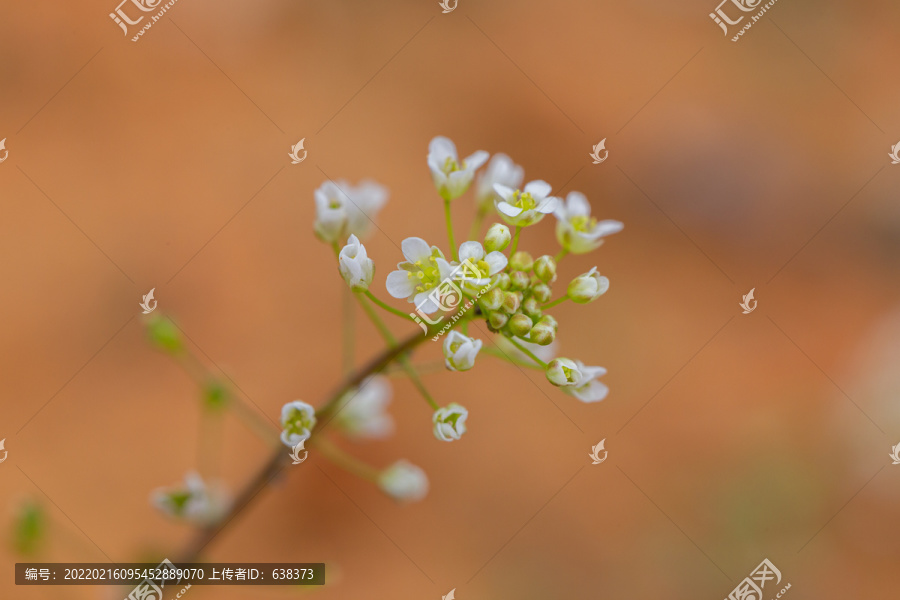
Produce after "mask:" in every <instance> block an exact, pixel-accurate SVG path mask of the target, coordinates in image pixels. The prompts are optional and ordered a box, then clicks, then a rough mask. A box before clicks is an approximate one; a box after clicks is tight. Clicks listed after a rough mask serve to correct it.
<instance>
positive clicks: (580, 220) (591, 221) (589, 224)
mask: <svg viewBox="0 0 900 600" xmlns="http://www.w3.org/2000/svg"><path fill="white" fill-rule="evenodd" d="M569 222H570V223H571V224H572V227H574V228H575V231H578V232H580V233H586V232H588V231H592V230H593V229H594V228H595V227H596V226H597V219H596V217H589V216H588V215H578V216H577V217H572V219H570V220H569Z"/></svg>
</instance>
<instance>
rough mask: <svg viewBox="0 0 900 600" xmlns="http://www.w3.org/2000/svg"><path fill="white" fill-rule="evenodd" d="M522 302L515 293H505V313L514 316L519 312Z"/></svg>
mask: <svg viewBox="0 0 900 600" xmlns="http://www.w3.org/2000/svg"><path fill="white" fill-rule="evenodd" d="M521 303H522V301H521V300H520V299H519V296H518V295H517V294H515V293H513V292H504V293H503V307H502V308H503V312H505V313H506V314H508V315H514V314H516V313H517V312H519V306H520V305H521Z"/></svg>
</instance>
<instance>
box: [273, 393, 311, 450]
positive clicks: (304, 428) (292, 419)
mask: <svg viewBox="0 0 900 600" xmlns="http://www.w3.org/2000/svg"><path fill="white" fill-rule="evenodd" d="M315 425H316V409H314V408H313V407H312V406H310V405H309V404H307V403H306V402H301V401H299V400H294V401H293V402H288V403H287V404H285V405H284V406H283V407H281V427H282V428H283V430H282V432H281V441H282V442H283V443H284V445H285V446H287V447H289V448H293V447H294V446H296V445H297V444H299V443H300V442H302V441H305V440H308V439H309V436H310V434H311V432H312V429H313V427H315Z"/></svg>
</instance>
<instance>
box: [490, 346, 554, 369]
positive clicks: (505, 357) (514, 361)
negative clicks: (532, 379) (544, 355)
mask: <svg viewBox="0 0 900 600" xmlns="http://www.w3.org/2000/svg"><path fill="white" fill-rule="evenodd" d="M481 352H482V353H484V354H487V355H489V356H493V357H495V358H499V359H501V360H505V361H506V362H509V363H512V364H514V365H518V366H520V367H528V368H529V369H540V368H541V367H539V366H538V365H536V364H534V363H533V362H530V361H525V360H520V359H519V358H517V357H515V356H510V355H509V354H506V353H505V352H503V351H502V350H497V349H495V348H482V349H481Z"/></svg>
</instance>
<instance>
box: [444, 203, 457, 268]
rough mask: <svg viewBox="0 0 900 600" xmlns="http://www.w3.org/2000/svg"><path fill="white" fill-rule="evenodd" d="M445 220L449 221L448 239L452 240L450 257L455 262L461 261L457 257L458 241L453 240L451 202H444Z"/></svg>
mask: <svg viewBox="0 0 900 600" xmlns="http://www.w3.org/2000/svg"><path fill="white" fill-rule="evenodd" d="M444 219H445V220H446V221H447V239H449V240H450V255H451V256H453V260H459V257H458V256H457V255H456V240H454V239H453V217H452V216H450V201H449V200H444Z"/></svg>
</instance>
